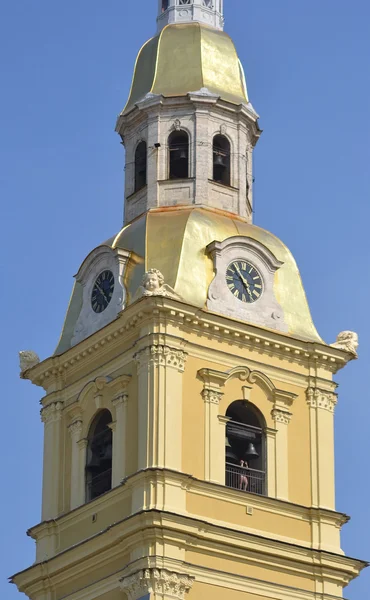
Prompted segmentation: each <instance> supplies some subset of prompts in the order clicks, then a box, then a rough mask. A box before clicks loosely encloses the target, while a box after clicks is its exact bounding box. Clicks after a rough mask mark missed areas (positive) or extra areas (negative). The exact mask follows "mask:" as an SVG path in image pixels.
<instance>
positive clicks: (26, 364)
mask: <svg viewBox="0 0 370 600" xmlns="http://www.w3.org/2000/svg"><path fill="white" fill-rule="evenodd" d="M39 362H40V359H39V357H38V355H37V354H36V352H33V350H22V351H21V352H20V353H19V366H20V369H21V375H22V374H23V373H25V372H26V371H28V370H29V369H32V367H34V366H36V365H38V364H39Z"/></svg>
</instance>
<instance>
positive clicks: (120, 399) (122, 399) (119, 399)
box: [112, 391, 128, 408]
mask: <svg viewBox="0 0 370 600" xmlns="http://www.w3.org/2000/svg"><path fill="white" fill-rule="evenodd" d="M127 401H128V393H127V392H126V391H125V392H120V393H119V394H117V396H115V397H114V398H113V400H112V404H113V406H114V407H115V408H117V407H118V406H121V405H122V404H125V403H126V402H127Z"/></svg>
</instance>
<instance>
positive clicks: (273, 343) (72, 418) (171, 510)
mask: <svg viewBox="0 0 370 600" xmlns="http://www.w3.org/2000/svg"><path fill="white" fill-rule="evenodd" d="M199 1H200V0H199ZM197 2H198V0H195V1H194V5H196V4H197ZM202 6H203V7H204V6H205V5H204V4H203V5H202ZM163 7H165V4H163ZM210 10H211V9H210ZM179 14H182V13H179ZM178 36H180V37H178ZM176 39H179V40H180V42H181V43H180V42H179V43H180V46H181V45H183V46H184V48H185V49H186V53H185V57H184V55H182V58H181V60H183V59H184V60H185V59H186V57H188V61H186V60H185V63H186V64H187V65H189V63H190V64H191V65H193V67H192V68H187V70H186V69H185V63H184V69H185V70H186V73H185V75H186V77H183V78H181V77H180V72H179V71H178V70H177V71H176V73H177V76H176V77H177V78H176V77H172V75H171V73H172V71H171V70H169V67H171V69H173V68H174V67H173V64H174V61H172V62H171V64H170V65H168V56H169V54H171V52H170V50H171V47H172V46H173V45H174V43H175V42H174V40H176ZM149 50H150V53H151V54H150V57H149V58H148V56H147V54H148V52H149ZM205 50H207V52H205ZM223 53H224V54H225V56H226V58H227V60H228V61H229V66H230V69H229V72H228V76H229V77H231V79H232V83H230V82H229V83H228V81H227V80H223V79H222V78H221V79H220V78H218V79H217V78H216V74H215V72H214V65H213V67H212V64H211V62H212V60H213V61H216V63H217V61H219V60H220V59H219V57H220V56H221V55H222V54H223ZM145 56H147V59H148V60H147V62H146V63H145V60H144V58H145ZM143 57H144V58H143ZM161 57H162V58H161ZM205 57H206V58H205ZM210 57H211V58H210ZM149 59H150V60H149ZM211 59H212V60H211ZM225 60H226V59H225ZM143 61H144V62H143ZM144 63H145V64H144ZM226 63H227V61H226ZM194 65H196V68H195V66H194ZM212 78H213V79H212ZM215 78H216V79H217V81H216V79H215ZM198 80H199V81H198ZM212 82H213V83H212ZM198 84H199V85H198ZM176 86H180V87H176ZM181 86H183V87H181ZM194 86H198V87H200V88H202V90H203V91H202V94H203V96H202V99H201V102H203V103H207V102H208V103H209V102H213V103H214V104H217V103H218V104H217V107H218V109H220V111H223V113H225V114H226V112H227V111H229V113H230V115H233V116H232V117H230V119H233V118H234V117H235V115H236V113H235V111H236V110H237V109H236V105H237V103H238V102H239V104H240V111H239V112H240V113H243V110H246V111H247V112H248V111H249V116H248V118H247V117H245V118H244V116H242V117H240V115H239V117H238V119H239V118H240V119H241V120H240V122H239V124H238V127H239V134H238V135H239V137H240V136H241V135H242V134H241V133H240V132H241V131H243V132H244V133H245V132H246V131H247V129H248V128H249V129H248V131H249V130H252V129H253V128H255V125H256V123H255V120H254V121H253V119H254V117H253V119H252V117H251V116H250V115H252V109H251V107H248V106H247V107H246V106H244V104H245V103H247V102H248V98H247V95H246V90H245V87H244V79H243V77H242V75H241V71H240V70H239V66H238V59H237V55H236V52H235V48H234V46H233V44H232V42H231V40H230V38H228V37H227V36H226V35H225V34H223V33H222V32H221V31H216V30H215V31H213V30H212V29H211V28H208V26H205V25H199V23H189V24H182V25H169V26H167V27H165V29H164V30H163V31H162V32H161V34H160V35H159V36H158V37H157V38H155V39H154V41H153V40H151V41H150V42H149V43H148V45H147V46H146V47H144V49H143V50H142V51H141V53H140V55H139V58H138V61H137V65H136V69H135V75H134V83H133V87H132V90H131V96H130V99H129V103H128V105H127V107H126V110H125V111H124V113H122V114H123V115H124V118H127V119H128V120H127V121H123V123H124V124H123V127H126V129H127V136H128V137H129V136H131V137H133V136H134V134H135V135H136V134H137V129H135V128H139V129H140V128H141V130H143V128H144V127H145V126H146V125H145V123H146V121H145V119H144V117H142V116H140V110H144V111H148V115H149V116H148V122H149V121H150V119H151V121H150V122H151V123H152V122H153V121H155V120H156V119H157V120H158V121H160V120H161V118H162V117H161V114H162V113H163V114H164V113H166V111H167V110H168V106H169V105H167V104H166V102H168V101H169V100H168V98H172V100H171V102H172V101H173V102H174V104H173V106H172V105H171V106H172V108H171V110H174V111H175V112H176V110H179V111H182V113H181V114H182V117H181V118H182V119H184V114H185V112H186V110H187V109H186V105H185V104H184V103H185V100H184V99H183V98H182V97H183V96H184V95H186V94H188V92H193V91H194V90H196V89H197V87H194ZM207 86H208V87H210V90H208V92H210V94H209V93H208V92H205V91H204V89H203V88H205V87H207ZM147 93H149V94H152V95H154V96H156V97H157V96H162V99H160V100H159V101H158V102H160V103H162V101H163V103H162V104H161V108H160V110H159V113H158V115H157V116H156V117H155V118H154V117H153V114H152V113H150V110H152V109H153V106H154V104H150V103H155V102H157V99H154V100H153V97H152V96H150V97H149V100H148V98H146V97H145V101H144V100H142V95H143V94H147ZM207 93H208V96H207ZM217 94H218V97H217V99H215V96H216V95H217ZM207 98H208V99H207ZM198 100H199V99H198ZM198 100H196V101H195V100H193V99H190V100H189V98H188V99H187V100H186V102H189V105H188V106H190V103H193V102H198ZM141 102H149V104H148V105H145V107H144V108H142V105H141V104H140V103H141ZM199 102H200V100H199ZM176 103H178V104H176ZM181 103H183V104H181ZM243 103H244V104H243ZM204 105H205V104H204ZM184 107H185V108H184ZM208 110H210V109H209V108H206V109H204V111H205V112H207V111H208ZM212 110H214V109H213V108H212ZM135 111H136V112H135ZM161 111H162V113H161ZM126 113H130V114H131V113H132V114H131V116H129V117H126V116H125V115H126ZM207 114H208V113H207ZM215 114H216V113H212V114H211V116H210V119H211V121H217V119H218V117H217V118H216V116H215ZM243 114H244V113H243ZM253 114H254V115H255V113H253ZM145 118H146V117H145ZM166 118H167V117H166ZM202 118H204V116H203V117H199V115H198V117H197V119H198V120H199V119H200V120H201V119H202ZM130 119H131V120H130ZM135 119H136V120H137V122H136V121H135ZM235 119H236V117H235ZM243 119H244V121H243ZM248 119H249V121H248ZM252 121H253V122H252ZM179 123H180V120H179V122H177V121H175V125H174V126H173V127H172V126H171V127H172V129H169V130H168V133H171V132H173V131H177V130H180V128H181V123H180V125H179ZM148 127H149V125H148ZM166 127H167V125H166ZM217 127H218V128H219V130H220V131H221V132H226V131H227V127H226V125H225V123H224V122H221V123H218V124H217ZM141 130H140V131H141ZM205 130H206V129H205V128H204V131H205ZM166 131H167V130H166ZM253 131H255V129H253ZM135 132H136V133H135ZM244 133H243V135H244ZM125 135H126V134H125ZM140 135H142V134H141V133H140ZM248 135H249V134H248ZM225 136H226V133H225ZM138 139H140V138H138ZM154 139H155V138H154ZM253 139H254V142H253V144H254V143H256V139H257V137H256V136H255V138H253ZM127 143H128V142H127ZM251 144H252V142H251ZM211 145H212V144H211ZM214 154H216V157H217V152H216V153H214ZM216 160H217V158H216ZM153 164H154V163H153ZM198 166H199V165H198ZM151 168H152V167H151V165H150V163H149V162H148V173H147V176H148V183H147V187H148V191H147V192H145V193H148V197H149V191H150V189H149V188H150V186H151V182H150V177H152V178H153V179H152V184H153V187H155V186H156V187H157V188H158V186H159V187H160V185H159V182H158V171H153V172H152V171H151ZM156 168H158V167H156ZM199 170H201V169H199ZM246 173H247V175H248V173H249V171H248V170H246ZM195 180H196V177H195ZM244 184H245V182H244ZM174 185H177V186H178V187H179V186H180V185H181V182H180V183H179V182H175V184H174ZM195 185H197V181H196V182H195ZM241 185H242V184H241V183H240V186H241ZM229 187H230V186H229ZM174 189H175V188H174ZM247 194H248V190H247ZM211 200H212V199H211ZM247 200H248V198H247ZM148 203H149V200H148ZM235 239H237V240H238V243H240V244H242V243H243V240H248V242H249V243H250V247H251V248H252V249H254V250H253V251H255V252H257V253H258V252H260V251H261V252H262V255H263V256H267V257H269V256H271V257H272V259H273V260H275V263H274V264H275V267H274V268H275V272H273V268H272V267H270V274H271V286H270V292H271V297H273V298H274V302H275V301H276V302H277V303H278V304H276V306H279V307H280V308H281V313H279V314H277V313H276V309H275V308H274V313H273V318H274V319H276V322H277V324H276V327H275V328H273V327H270V326H262V325H261V324H257V323H254V322H253V320H247V319H243V318H236V317H235V315H234V316H230V315H228V314H227V312H226V313H222V311H220V312H217V311H214V310H211V309H210V308H209V304H208V301H209V298H210V292H209V289H210V285H211V283H212V282H213V280H214V279H215V278H216V277H217V276H218V270H217V268H216V267H215V265H214V264H213V262H212V259H211V256H210V252H209V248H210V245H211V244H212V243H216V242H217V243H218V244H219V245H220V247H221V245H222V243H224V242H227V241H228V240H235ZM261 248H263V250H261ZM98 250H99V249H98ZM103 251H104V252H106V253H107V256H108V255H109V256H111V254H109V253H114V252H116V251H121V252H123V254H122V253H121V254H120V255H119V254H118V255H115V256H118V258H117V261H118V262H119V261H121V263H120V265H121V266H122V265H124V269H125V270H124V272H123V274H121V275H120V283H121V285H122V289H123V290H124V291H125V294H126V297H125V300H123V298H122V297H120V299H119V301H120V302H124V307H123V310H119V311H118V313H117V315H116V316H115V318H112V319H111V321H110V322H109V323H108V324H104V326H101V327H95V329H94V330H92V332H91V331H90V330H88V329H86V331H88V333H87V334H86V335H85V337H84V338H83V336H82V335H81V339H82V341H79V342H78V343H74V342H73V339H74V338H73V336H74V335H76V331H77V333H78V334H81V331H82V329H81V328H80V329H78V327H79V323H80V322H82V323H83V326H86V323H85V322H83V320H82V321H79V320H78V319H81V317H80V315H81V314H82V311H83V310H84V302H85V300H84V289H83V288H84V285H85V282H84V279H83V277H84V273H85V271H86V272H88V270H89V268H92V267H91V265H90V262H89V261H91V260H95V259H94V256H93V253H92V255H89V256H88V257H87V259H86V261H85V262H84V264H83V265H82V267H81V273H82V275H81V279H80V280H77V283H76V285H75V288H74V291H73V293H72V298H71V302H70V306H69V308H68V311H67V316H66V321H65V323H64V327H63V331H62V336H61V339H60V341H59V344H58V348H57V351H56V353H55V354H54V355H53V356H51V357H50V358H48V359H46V360H44V361H42V362H41V363H38V364H36V363H35V364H34V365H32V366H29V367H28V368H25V369H23V371H22V377H23V378H25V379H29V380H30V381H31V382H32V383H33V384H35V385H37V386H40V387H41V388H43V390H44V391H45V395H44V398H43V400H42V411H41V416H42V420H43V422H44V425H45V435H44V478H43V505H42V521H41V523H40V524H38V525H36V526H35V527H33V528H32V529H31V530H30V531H29V534H30V536H31V537H32V538H33V539H34V540H35V543H36V561H35V563H34V564H33V565H32V566H31V567H30V568H29V569H27V570H25V571H23V572H21V573H18V574H16V575H14V576H13V582H14V583H15V584H16V585H17V586H18V588H19V590H20V591H21V592H24V593H25V594H26V596H27V597H28V598H30V599H31V600H67V599H68V600H93V599H95V598H96V599H98V598H99V599H101V600H139V599H140V598H150V600H167V599H170V598H172V599H178V600H184V598H185V597H189V598H190V600H208V599H211V598H212V600H221V599H224V598H225V597H227V598H228V600H290V599H291V600H293V599H294V600H339V599H341V598H343V588H344V587H345V586H346V585H347V584H348V583H349V582H350V581H351V580H352V579H353V578H355V577H356V576H357V575H358V574H359V573H360V571H361V570H362V569H363V568H364V566H365V563H364V562H362V561H360V560H357V559H353V558H349V557H346V556H345V555H344V553H343V551H342V549H341V543H340V532H341V528H342V526H343V525H345V524H346V523H347V521H348V517H347V516H346V515H344V514H341V513H338V512H336V506H335V481H334V411H335V406H336V403H337V395H336V387H337V386H336V383H335V382H334V380H333V376H334V375H335V373H336V372H337V371H338V370H339V369H341V368H343V367H344V366H345V365H346V364H347V362H348V361H349V360H352V359H353V358H354V356H355V353H354V351H353V350H351V348H349V347H348V346H345V345H344V346H343V344H342V345H340V344H339V345H338V344H337V345H331V346H330V345H328V344H326V343H325V342H323V340H322V339H321V338H320V336H319V335H318V333H317V331H316V329H315V327H314V324H313V322H312V319H311V315H310V311H309V307H308V304H307V300H306V297H305V293H304V289H303V286H302V282H301V279H300V275H299V272H298V269H297V266H296V264H295V261H294V258H293V257H292V255H291V254H290V252H289V250H288V249H287V248H286V247H285V246H284V244H283V243H282V242H281V241H280V240H278V239H277V238H276V237H275V236H273V235H272V234H270V233H269V232H266V231H264V230H262V229H260V228H258V227H256V226H254V225H252V224H251V223H250V222H249V221H248V220H247V218H245V217H243V216H241V215H240V214H235V213H233V212H230V211H229V212H228V210H220V209H219V208H217V207H216V206H215V207H212V206H210V205H209V204H208V205H207V206H201V205H200V206H197V207H195V206H184V205H182V204H181V202H176V201H174V202H173V205H171V206H166V207H164V208H163V207H162V208H158V207H152V208H151V207H150V206H149V204H148V206H147V209H146V210H145V211H144V212H143V214H141V215H140V216H138V217H137V218H135V219H134V220H133V221H132V222H130V223H128V224H127V225H126V226H125V227H124V228H123V229H122V230H121V231H120V232H119V233H118V234H117V235H116V236H114V237H112V238H111V239H110V240H109V241H108V242H106V244H105V245H103ZM94 252H95V251H94ZM263 253H264V254H263ZM112 256H113V254H112ZM272 259H271V260H272ZM266 260H267V259H266ZM125 261H126V262H125ZM91 264H93V263H91ZM117 264H118V263H117ZM266 264H267V263H266ZM94 268H95V267H94ZM99 268H100V271H102V268H103V267H99ZM150 269H158V270H160V272H161V275H163V279H164V281H165V286H163V288H162V289H163V290H164V292H163V293H162V294H155V293H149V294H145V293H144V294H142V295H141V296H140V294H139V293H138V290H139V291H140V282H141V281H142V277H143V275H144V273H146V272H148V271H149V270H150ZM266 269H267V267H266ZM267 271H268V269H267ZM267 271H266V273H267ZM97 273H99V269H98V270H97ZM143 281H144V282H145V279H144V280H143ZM162 283H163V282H162ZM141 285H142V290H143V289H144V288H143V285H144V283H142V284H141ZM264 286H265V288H266V291H265V290H264V293H266V295H267V291H268V290H267V288H268V277H267V276H266V278H265V279H264ZM144 292H145V290H144ZM256 306H257V302H256ZM274 307H275V304H274ZM266 311H267V312H268V311H270V313H271V311H272V309H271V308H270V305H268V304H267V308H266ZM93 316H94V315H93ZM268 316H269V318H270V316H271V315H270V314H269V315H268ZM94 318H95V316H94ZM89 326H90V325H89ZM81 327H82V325H81ZM86 327H87V326H86ZM234 403H237V405H238V406H239V407H247V408H248V407H249V408H250V407H252V408H253V411H255V413H253V414H258V415H259V418H260V423H261V427H260V428H258V432H259V433H258V435H260V436H261V439H262V440H263V443H261V444H262V445H261V450H260V455H259V458H261V465H262V466H261V468H260V470H259V471H258V472H259V473H260V475H259V477H263V479H260V480H259V481H262V484H261V486H260V487H259V488H257V487H255V488H253V487H252V483H251V482H252V476H253V473H252V471H253V469H249V471H248V478H249V479H248V480H247V482H246V481H245V475H243V473H245V472H246V471H243V470H241V467H240V466H239V465H238V464H237V463H235V465H234V466H233V469H234V471H235V473H236V474H235V473H234V475H233V477H234V479H233V480H231V479H230V473H233V472H232V471H231V470H230V469H229V471H228V467H227V464H226V463H225V449H226V451H227V449H228V446H229V447H230V427H231V425H232V424H233V422H236V421H235V419H234V417H231V416H230V415H231V413H230V407H232V406H235V404H234ZM249 408H248V409H249ZM252 408H251V410H252ZM107 411H109V413H108V412H107ZM101 415H110V417H111V421H110V422H109V424H108V425H107V426H106V427H105V429H104V431H103V433H104V435H107V434H108V435H109V436H110V438H109V439H111V446H109V453H108V454H109V456H108V454H107V456H108V458H107V457H104V456H103V454H104V453H103V452H102V453H101V455H102V457H103V458H101V460H103V459H104V460H108V461H110V462H109V465H110V469H111V474H110V485H109V489H106V490H104V491H103V492H102V493H98V494H96V495H95V497H91V496H89V492H88V489H89V479H88V472H89V471H88V470H89V469H90V468H91V469H92V468H93V467H92V466H91V465H92V464H93V460H92V458H91V456H93V454H92V450H91V448H92V447H93V441H92V440H94V439H95V438H94V437H92V434H91V432H92V430H93V429H94V427H95V425H94V424H95V423H96V422H97V418H99V416H101ZM253 428H254V429H255V430H257V428H256V427H255V426H254V425H251V426H250V429H249V432H250V431H252V430H253ZM239 433H240V431H239ZM94 435H95V434H94ZM96 435H97V437H98V434H96ZM99 435H100V434H99ZM96 439H97V438H96ZM94 443H95V442H94ZM252 446H253V444H252ZM254 450H255V448H254ZM233 451H234V450H233ZM104 452H106V449H105V450H104ZM243 452H244V450H243ZM255 472H256V473H257V469H255ZM250 473H252V474H250ZM243 477H244V480H243ZM256 477H257V476H256ZM230 481H233V483H232V484H230ZM243 485H245V488H244V489H243Z"/></svg>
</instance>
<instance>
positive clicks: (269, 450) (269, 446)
mask: <svg viewBox="0 0 370 600" xmlns="http://www.w3.org/2000/svg"><path fill="white" fill-rule="evenodd" d="M264 433H265V436H266V454H267V482H266V483H267V490H266V494H267V496H269V497H270V498H277V490H276V476H277V473H276V434H277V431H276V429H272V428H271V427H266V428H265V430H264Z"/></svg>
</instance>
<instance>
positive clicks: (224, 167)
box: [213, 135, 230, 186]
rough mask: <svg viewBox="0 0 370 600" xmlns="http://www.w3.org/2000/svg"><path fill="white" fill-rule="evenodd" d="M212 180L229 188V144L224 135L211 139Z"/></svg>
mask: <svg viewBox="0 0 370 600" xmlns="http://www.w3.org/2000/svg"><path fill="white" fill-rule="evenodd" d="M213 180H214V181H217V183H221V184H222V185H228V186H230V142H229V140H228V139H227V138H226V137H225V136H224V135H216V136H215V137H214V138H213Z"/></svg>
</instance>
